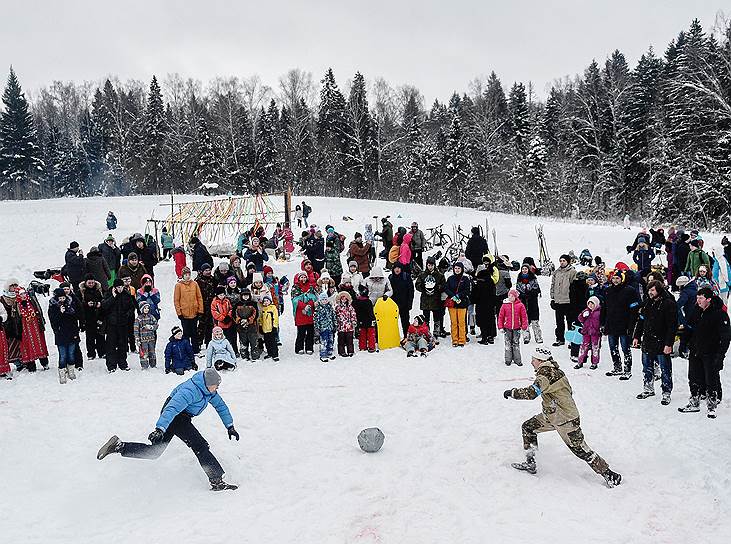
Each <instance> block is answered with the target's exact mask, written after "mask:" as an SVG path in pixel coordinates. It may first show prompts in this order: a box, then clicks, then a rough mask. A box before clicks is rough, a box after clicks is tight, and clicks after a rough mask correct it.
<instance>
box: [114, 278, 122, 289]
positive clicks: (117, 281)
mask: <svg viewBox="0 0 731 544" xmlns="http://www.w3.org/2000/svg"><path fill="white" fill-rule="evenodd" d="M112 287H124V282H123V281H122V278H116V279H115V280H114V283H112Z"/></svg>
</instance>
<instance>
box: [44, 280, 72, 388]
mask: <svg viewBox="0 0 731 544" xmlns="http://www.w3.org/2000/svg"><path fill="white" fill-rule="evenodd" d="M48 320H49V321H50V323H51V328H52V329H53V336H54V339H55V344H56V347H58V381H59V383H62V384H63V383H66V378H67V377H68V378H69V379H71V380H75V379H76V374H75V372H74V360H75V354H76V344H77V343H78V342H79V318H78V316H77V315H76V308H74V305H73V304H72V302H71V300H70V299H69V298H68V297H67V296H66V292H65V291H64V290H63V289H62V288H60V287H59V288H57V289H55V290H54V291H53V297H52V298H51V300H50V301H49V303H48Z"/></svg>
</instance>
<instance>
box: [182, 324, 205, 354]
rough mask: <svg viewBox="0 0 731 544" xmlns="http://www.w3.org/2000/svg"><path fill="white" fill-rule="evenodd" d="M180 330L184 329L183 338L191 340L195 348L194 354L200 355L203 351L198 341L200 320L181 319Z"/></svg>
mask: <svg viewBox="0 0 731 544" xmlns="http://www.w3.org/2000/svg"><path fill="white" fill-rule="evenodd" d="M180 328H181V329H183V336H184V337H186V338H188V339H189V340H190V343H191V345H192V346H193V353H198V352H199V351H200V350H201V345H200V342H199V341H198V318H197V317H193V318H191V319H188V318H186V317H181V318H180Z"/></svg>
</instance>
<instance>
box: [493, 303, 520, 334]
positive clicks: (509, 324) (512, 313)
mask: <svg viewBox="0 0 731 544" xmlns="http://www.w3.org/2000/svg"><path fill="white" fill-rule="evenodd" d="M497 328H498V329H500V330H503V329H509V330H518V329H523V330H526V329H527V328H528V312H526V311H525V306H524V305H523V303H522V302H520V300H517V299H516V301H515V302H512V303H511V302H510V301H509V300H508V299H505V300H504V301H503V305H502V306H500V313H499V314H498V316H497Z"/></svg>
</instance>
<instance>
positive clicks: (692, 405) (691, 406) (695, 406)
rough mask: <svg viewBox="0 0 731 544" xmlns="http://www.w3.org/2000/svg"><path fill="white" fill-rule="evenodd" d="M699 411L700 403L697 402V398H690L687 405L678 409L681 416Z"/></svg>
mask: <svg viewBox="0 0 731 544" xmlns="http://www.w3.org/2000/svg"><path fill="white" fill-rule="evenodd" d="M700 411H701V406H700V402H699V401H698V397H690V400H689V401H688V404H686V405H685V406H681V407H680V408H678V412H680V413H682V414H688V413H693V412H700Z"/></svg>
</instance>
